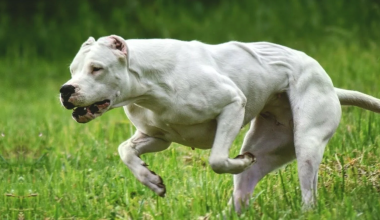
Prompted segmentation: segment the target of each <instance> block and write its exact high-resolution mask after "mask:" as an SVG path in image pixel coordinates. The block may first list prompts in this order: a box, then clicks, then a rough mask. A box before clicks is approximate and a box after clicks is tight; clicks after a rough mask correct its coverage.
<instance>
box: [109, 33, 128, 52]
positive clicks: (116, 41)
mask: <svg viewBox="0 0 380 220" xmlns="http://www.w3.org/2000/svg"><path fill="white" fill-rule="evenodd" d="M109 38H110V39H111V40H112V44H111V47H112V48H113V49H116V50H119V51H121V52H122V53H123V54H124V55H126V54H127V44H126V43H125V40H124V39H123V38H122V37H119V36H117V35H111V36H109Z"/></svg>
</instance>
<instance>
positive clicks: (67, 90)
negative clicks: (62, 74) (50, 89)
mask: <svg viewBox="0 0 380 220" xmlns="http://www.w3.org/2000/svg"><path fill="white" fill-rule="evenodd" d="M59 92H60V93H61V96H62V98H63V99H66V98H67V99H68V98H70V96H71V94H73V93H74V92H75V87H74V86H72V85H63V86H62V87H61V89H60V90H59Z"/></svg>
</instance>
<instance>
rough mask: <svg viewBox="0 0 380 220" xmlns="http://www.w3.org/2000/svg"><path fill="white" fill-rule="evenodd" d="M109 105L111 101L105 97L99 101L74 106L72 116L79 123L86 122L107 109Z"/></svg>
mask: <svg viewBox="0 0 380 220" xmlns="http://www.w3.org/2000/svg"><path fill="white" fill-rule="evenodd" d="M110 105H111V101H110V100H109V99H105V100H103V101H100V102H95V103H93V104H91V105H89V106H84V107H74V108H73V113H72V116H73V118H74V119H75V121H77V122H79V123H86V122H89V121H91V120H92V119H94V118H96V117H98V116H100V115H102V114H103V113H104V112H106V111H107V110H108V109H109V107H110Z"/></svg>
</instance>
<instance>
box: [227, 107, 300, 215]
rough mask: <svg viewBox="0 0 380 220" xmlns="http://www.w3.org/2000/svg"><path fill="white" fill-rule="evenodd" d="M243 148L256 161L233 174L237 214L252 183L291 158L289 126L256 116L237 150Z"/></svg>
mask: <svg viewBox="0 0 380 220" xmlns="http://www.w3.org/2000/svg"><path fill="white" fill-rule="evenodd" d="M289 119H291V115H289ZM246 151H248V152H251V153H252V154H253V155H255V157H256V163H255V164H253V165H252V166H251V167H250V168H249V169H247V170H245V171H244V172H242V173H240V174H237V175H234V192H233V202H234V207H235V211H236V212H237V213H240V212H241V210H242V208H246V207H247V206H248V204H249V199H250V197H251V194H252V192H253V190H254V188H255V186H256V184H257V183H258V182H259V181H260V180H261V179H262V178H263V177H264V176H265V175H267V174H268V173H270V172H271V171H273V170H275V169H276V168H278V167H281V166H283V165H284V164H286V163H288V162H290V161H292V160H293V159H295V152H294V145H293V131H292V125H284V124H279V123H277V122H276V121H275V120H273V119H272V118H264V117H263V116H261V115H260V116H258V117H257V118H256V119H255V121H253V122H252V124H251V128H250V130H249V131H248V132H247V134H246V136H245V138H244V143H243V147H242V149H241V152H246Z"/></svg>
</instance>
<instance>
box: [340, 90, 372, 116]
mask: <svg viewBox="0 0 380 220" xmlns="http://www.w3.org/2000/svg"><path fill="white" fill-rule="evenodd" d="M335 92H336V94H337V95H338V97H339V101H340V104H341V105H354V106H357V107H360V108H364V109H367V110H370V111H373V112H377V113H380V99H377V98H375V97H373V96H370V95H367V94H364V93H361V92H357V91H352V90H345V89H339V88H335Z"/></svg>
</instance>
